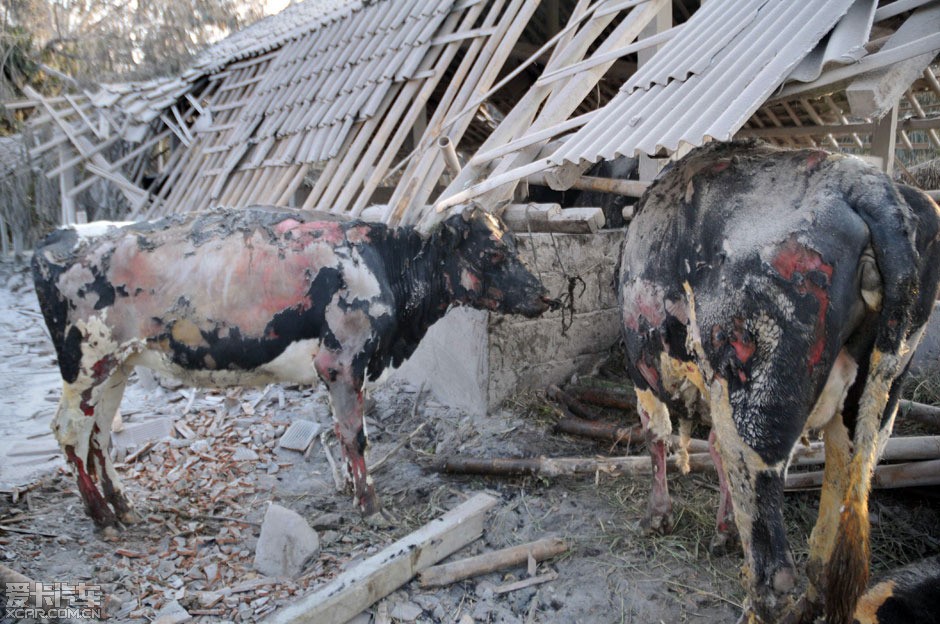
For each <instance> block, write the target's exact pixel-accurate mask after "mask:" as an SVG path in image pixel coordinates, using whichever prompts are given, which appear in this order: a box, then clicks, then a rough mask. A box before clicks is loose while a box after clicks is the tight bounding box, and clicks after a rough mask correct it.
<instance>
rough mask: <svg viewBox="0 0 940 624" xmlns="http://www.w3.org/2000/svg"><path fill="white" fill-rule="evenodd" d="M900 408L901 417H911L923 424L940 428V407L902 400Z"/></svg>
mask: <svg viewBox="0 0 940 624" xmlns="http://www.w3.org/2000/svg"><path fill="white" fill-rule="evenodd" d="M899 410H900V412H901V413H900V414H899V416H900V417H901V418H909V419H911V420H914V421H917V422H919V423H921V424H922V425H929V426H931V427H935V428H937V429H940V407H934V406H932V405H925V404H923V403H916V402H914V401H907V400H902V401H901V405H900V407H899Z"/></svg>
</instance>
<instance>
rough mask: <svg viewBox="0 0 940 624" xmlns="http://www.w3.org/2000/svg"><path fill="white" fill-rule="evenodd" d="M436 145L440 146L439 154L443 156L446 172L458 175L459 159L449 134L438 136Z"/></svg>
mask: <svg viewBox="0 0 940 624" xmlns="http://www.w3.org/2000/svg"><path fill="white" fill-rule="evenodd" d="M437 146H438V147H439V148H441V154H442V155H443V156H444V166H445V167H447V173H449V174H450V175H452V176H454V177H457V176H458V175H460V159H459V158H457V150H456V149H454V144H453V143H452V142H451V140H450V137H449V136H442V137H438V139H437Z"/></svg>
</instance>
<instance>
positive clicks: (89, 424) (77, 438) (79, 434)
mask: <svg viewBox="0 0 940 624" xmlns="http://www.w3.org/2000/svg"><path fill="white" fill-rule="evenodd" d="M86 393H91V389H85V390H82V389H80V388H78V387H76V386H75V385H74V384H69V383H66V384H65V385H64V386H63V388H62V398H61V399H60V400H59V407H58V409H57V410H56V414H55V418H54V419H53V421H52V430H53V431H54V432H55V437H56V440H58V442H59V445H60V446H61V447H62V450H63V452H64V453H65V457H66V459H67V460H68V462H69V463H70V464H71V465H72V470H73V471H74V473H75V477H76V479H77V481H78V491H79V494H80V495H81V497H82V502H83V503H84V505H85V512H86V513H87V514H88V516H89V517H90V518H91V519H92V520H93V521H94V523H95V525H97V526H98V527H99V528H108V527H114V526H116V525H117V516H115V515H114V512H112V511H111V509H110V508H109V507H108V503H107V500H106V499H105V497H104V496H102V494H101V492H100V491H99V490H98V486H97V485H96V484H95V477H96V474H97V473H96V470H97V466H98V464H97V462H96V459H95V453H94V449H95V448H96V446H97V445H98V444H99V441H98V437H99V436H98V432H97V431H96V429H97V426H96V423H95V414H94V407H92V406H90V405H88V403H87V401H86V399H85V398H83V395H85V394H86Z"/></svg>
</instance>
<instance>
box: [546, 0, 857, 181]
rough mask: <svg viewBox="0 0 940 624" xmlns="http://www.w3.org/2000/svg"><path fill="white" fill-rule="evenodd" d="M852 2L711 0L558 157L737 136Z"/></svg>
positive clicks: (608, 154) (654, 149)
mask: <svg viewBox="0 0 940 624" xmlns="http://www.w3.org/2000/svg"><path fill="white" fill-rule="evenodd" d="M862 1H867V0H862ZM852 4H853V0H826V1H825V2H823V1H819V0H813V1H809V2H792V0H710V1H709V2H707V3H705V4H704V5H703V6H702V8H701V9H699V10H698V11H697V12H696V13H695V14H694V15H693V16H692V18H691V19H690V20H689V22H688V23H687V24H686V26H685V27H684V28H683V30H682V32H681V33H680V34H679V35H678V36H676V37H675V38H673V39H672V40H671V41H669V42H668V43H666V44H665V46H664V47H663V48H662V49H661V50H660V51H659V52H657V53H656V55H655V56H654V57H653V59H652V61H651V62H650V63H649V64H648V65H646V66H644V67H642V68H640V69H639V70H638V71H637V73H636V74H635V75H634V76H633V77H632V78H631V79H630V80H629V81H628V82H627V83H626V84H625V85H624V86H623V88H622V89H621V91H620V93H619V94H618V95H617V97H615V98H614V99H613V100H612V101H611V102H610V103H609V104H608V105H607V106H606V108H604V109H603V111H602V112H601V113H600V114H598V115H597V116H596V117H594V118H593V119H592V120H591V121H590V122H589V123H588V124H587V125H585V126H584V127H583V128H582V129H581V130H580V131H578V132H577V133H576V134H575V135H574V136H573V137H572V138H571V139H570V140H569V141H568V142H566V143H565V144H564V145H563V146H562V147H561V148H559V150H558V151H556V152H555V153H554V154H553V155H552V156H551V161H552V162H554V163H556V164H562V163H564V162H574V163H577V162H581V161H585V160H586V161H592V162H595V161H597V160H599V159H602V158H603V159H608V160H609V159H614V158H617V157H618V156H634V155H636V154H640V153H646V154H657V153H659V152H661V151H663V150H665V151H669V152H673V151H675V150H677V149H678V148H679V147H680V146H681V145H683V144H689V145H701V144H702V143H703V142H704V141H705V140H706V139H707V138H714V139H719V140H729V139H731V137H732V136H733V135H734V133H735V132H736V131H737V130H738V129H739V128H741V127H742V126H743V125H744V123H745V122H746V121H747V120H748V118H749V117H750V116H751V115H752V114H753V113H754V112H755V111H756V110H757V108H758V107H759V106H760V105H761V103H762V102H763V101H764V100H765V99H766V98H767V97H768V96H769V95H770V94H771V93H773V91H774V90H775V89H776V88H777V87H779V85H780V84H781V83H782V82H783V81H784V80H785V79H786V77H787V76H788V75H789V73H790V72H791V71H792V70H793V69H794V67H796V66H797V64H798V63H800V61H802V60H803V58H805V57H806V56H807V55H808V54H809V53H810V52H811V51H813V50H814V48H816V46H817V44H818V43H819V42H820V40H822V38H823V37H824V36H825V35H826V34H827V33H829V31H831V30H832V28H833V27H834V26H835V25H836V24H837V23H838V22H839V20H840V19H842V17H843V16H844V15H845V14H846V12H847V11H848V10H849V7H850V6H851V5H852Z"/></svg>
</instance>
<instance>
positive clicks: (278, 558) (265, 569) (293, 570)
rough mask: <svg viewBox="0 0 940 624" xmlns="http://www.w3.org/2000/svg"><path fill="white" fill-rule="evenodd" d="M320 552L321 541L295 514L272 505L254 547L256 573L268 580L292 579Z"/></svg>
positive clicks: (299, 516)
mask: <svg viewBox="0 0 940 624" xmlns="http://www.w3.org/2000/svg"><path fill="white" fill-rule="evenodd" d="M319 550H320V539H319V536H318V535H317V532H316V531H314V530H313V529H312V528H311V527H310V525H309V524H307V521H306V520H304V519H303V517H302V516H301V515H300V514H298V513H297V512H295V511H292V510H290V509H287V508H286V507H281V506H280V505H278V504H276V503H271V505H270V506H269V507H268V511H267V512H266V513H265V514H264V521H263V522H262V523H261V537H259V538H258V545H257V546H256V547H255V569H256V570H258V571H259V572H261V573H262V574H264V575H266V576H286V577H293V576H296V575H298V574H300V572H301V571H302V570H303V565H304V562H305V561H306V560H307V559H308V558H309V557H311V556H313V555H315V554H316V553H318V552H319Z"/></svg>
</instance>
